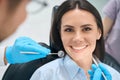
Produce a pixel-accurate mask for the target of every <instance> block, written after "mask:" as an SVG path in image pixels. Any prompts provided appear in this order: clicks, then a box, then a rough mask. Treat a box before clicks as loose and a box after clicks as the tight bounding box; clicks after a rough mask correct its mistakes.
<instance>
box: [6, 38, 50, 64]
mask: <svg viewBox="0 0 120 80" xmlns="http://www.w3.org/2000/svg"><path fill="white" fill-rule="evenodd" d="M21 52H24V53H21ZM27 52H35V53H37V54H35V53H31V54H30V53H29V54H28V53H27ZM49 53H50V50H49V49H47V48H45V47H43V46H41V45H39V44H38V43H37V42H35V41H34V40H32V39H30V38H28V37H20V38H18V39H16V41H15V43H14V45H13V46H9V47H7V48H6V59H7V62H8V63H10V64H15V63H25V62H29V61H32V60H35V59H39V58H43V57H46V56H47V55H48V54H49Z"/></svg>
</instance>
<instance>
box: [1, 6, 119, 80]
mask: <svg viewBox="0 0 120 80" xmlns="http://www.w3.org/2000/svg"><path fill="white" fill-rule="evenodd" d="M57 8H58V6H55V7H54V8H53V13H52V14H53V15H52V16H53V17H54V13H55V12H56V10H57ZM40 44H41V45H42V46H44V47H46V48H49V46H48V45H46V44H44V43H40ZM57 58H59V56H58V55H57V54H53V55H48V56H47V57H45V58H42V59H37V60H34V61H31V62H27V63H22V64H10V65H9V67H8V68H7V70H6V72H5V74H4V76H3V78H2V80H29V79H30V78H31V76H32V74H33V73H34V71H35V70H36V69H37V68H39V67H40V66H42V65H44V64H46V63H48V62H50V61H52V60H55V59H57ZM106 60H107V61H109V63H108V62H106ZM103 63H105V64H108V65H111V64H113V63H114V65H112V67H113V68H115V69H116V70H117V71H118V72H120V64H118V62H117V61H116V60H115V59H114V58H113V57H112V56H110V55H109V54H107V53H106V54H105V60H104V61H103Z"/></svg>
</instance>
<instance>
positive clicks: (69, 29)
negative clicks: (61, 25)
mask: <svg viewBox="0 0 120 80" xmlns="http://www.w3.org/2000/svg"><path fill="white" fill-rule="evenodd" d="M65 31H66V32H71V31H73V29H71V28H67V29H65Z"/></svg>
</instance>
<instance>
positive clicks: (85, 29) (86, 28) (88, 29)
mask: <svg viewBox="0 0 120 80" xmlns="http://www.w3.org/2000/svg"><path fill="white" fill-rule="evenodd" d="M90 30H92V29H91V28H89V27H85V28H84V29H83V31H90Z"/></svg>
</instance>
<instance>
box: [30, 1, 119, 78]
mask: <svg viewBox="0 0 120 80" xmlns="http://www.w3.org/2000/svg"><path fill="white" fill-rule="evenodd" d="M50 49H51V52H52V53H56V52H58V51H60V50H62V51H64V52H65V56H64V57H62V58H59V59H56V60H54V61H52V62H50V63H48V64H45V65H44V66H42V67H40V68H39V69H37V70H36V71H35V73H34V74H33V76H32V77H31V79H30V80H96V78H97V80H103V76H102V73H104V74H105V76H106V79H107V80H116V79H115V77H114V76H113V75H116V74H118V73H117V71H115V70H114V69H111V68H109V67H108V66H107V65H104V64H99V65H100V67H96V66H95V65H93V67H92V69H93V70H92V71H89V74H88V70H90V69H91V66H92V63H93V61H92V57H93V55H95V56H97V57H98V58H99V59H100V60H101V61H102V60H103V58H104V57H103V56H104V52H105V51H104V40H103V25H102V21H101V17H100V15H99V13H98V11H97V10H96V8H95V7H94V6H92V5H91V4H90V3H89V2H88V1H87V0H66V1H65V2H63V3H62V4H61V5H60V6H59V7H58V9H57V11H56V12H55V14H54V17H53V21H52V26H51V31H50ZM53 66H54V67H53ZM105 67H107V68H105ZM107 69H108V70H110V72H112V74H111V73H110V72H109V71H108V70H107ZM51 73H52V74H51ZM96 73H97V74H96ZM111 75H112V77H113V79H112V77H111ZM119 75H120V74H119ZM117 79H118V77H117Z"/></svg>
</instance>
